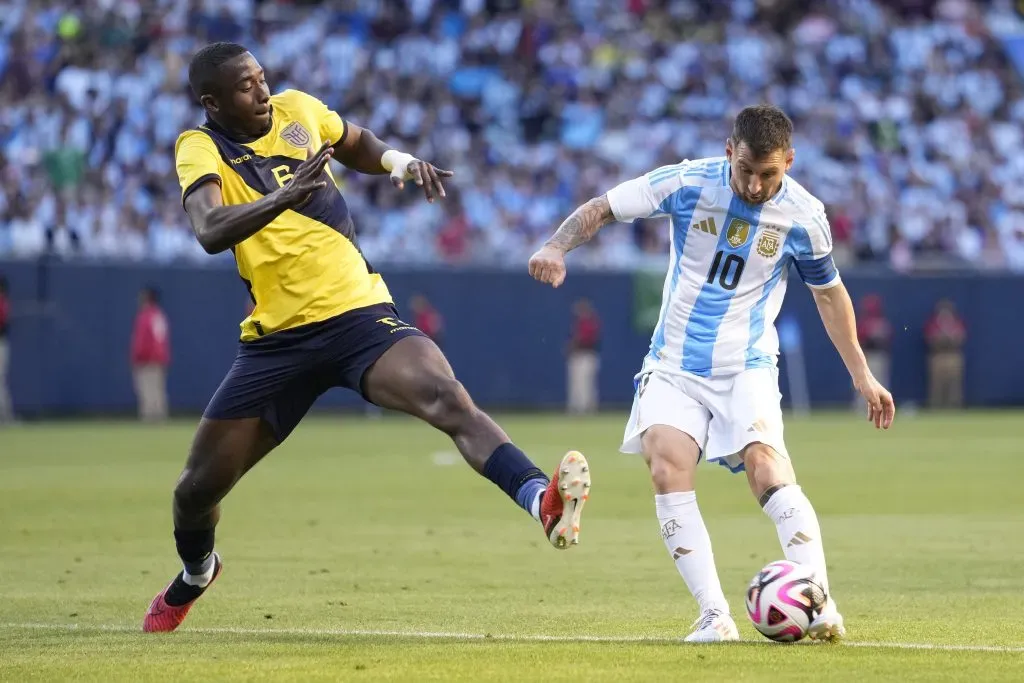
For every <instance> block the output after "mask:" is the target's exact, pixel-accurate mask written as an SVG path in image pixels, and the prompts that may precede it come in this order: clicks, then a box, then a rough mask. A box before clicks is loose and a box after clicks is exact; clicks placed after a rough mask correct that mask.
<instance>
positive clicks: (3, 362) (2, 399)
mask: <svg viewBox="0 0 1024 683" xmlns="http://www.w3.org/2000/svg"><path fill="white" fill-rule="evenodd" d="M10 319H11V305H10V302H9V301H8V300H7V279H6V278H4V277H3V276H2V275H0V424H3V423H5V422H11V421H12V420H14V406H13V404H12V403H11V393H10V391H8V390H7V367H8V365H9V363H10V360H11V346H10V343H9V342H8V341H7V334H8V330H9V329H10Z"/></svg>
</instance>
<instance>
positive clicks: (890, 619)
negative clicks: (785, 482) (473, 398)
mask: <svg viewBox="0 0 1024 683" xmlns="http://www.w3.org/2000/svg"><path fill="white" fill-rule="evenodd" d="M624 419H625V415H617V414H616V415H610V416H601V417H596V418H589V419H573V418H567V417H563V416H554V415H550V416H513V417H508V418H507V419H503V420H501V422H502V424H503V426H505V428H506V429H507V430H508V431H509V433H510V434H511V435H512V436H513V438H514V439H515V440H516V441H517V442H518V443H519V444H520V445H521V446H522V447H524V449H525V450H527V452H529V453H530V454H531V455H532V456H533V458H534V459H535V460H536V461H537V462H538V464H540V465H542V466H543V467H544V468H545V469H548V468H550V467H552V466H553V464H554V463H555V462H556V461H557V459H558V457H560V455H561V454H562V453H563V452H564V451H565V450H567V449H569V448H577V449H580V450H582V451H584V452H585V453H586V454H587V455H588V457H589V458H590V461H591V464H592V468H593V476H594V489H593V495H592V497H591V500H590V502H589V504H588V506H587V510H586V513H585V514H584V517H583V522H584V523H583V530H582V537H581V545H580V546H579V547H578V548H574V549H572V550H570V551H568V552H559V551H556V550H554V549H553V548H551V547H550V546H548V544H547V542H546V540H545V539H544V537H543V534H542V532H541V531H540V529H539V527H538V525H536V524H535V523H533V522H532V521H531V520H530V519H529V517H528V516H527V515H526V514H525V513H524V512H522V511H521V510H519V509H518V508H516V507H515V506H514V505H513V504H512V502H511V501H509V500H508V499H506V498H505V496H504V494H502V493H501V492H500V491H498V490H497V489H496V488H495V487H493V486H492V485H491V484H490V483H488V482H487V481H486V480H484V479H482V478H480V477H478V476H477V475H475V474H474V473H473V472H472V471H471V470H470V469H469V468H468V467H466V466H465V465H463V464H462V463H461V461H460V460H459V461H456V460H455V459H454V458H453V455H454V449H453V448H452V446H451V445H450V444H449V443H448V442H447V440H446V439H445V438H444V437H443V436H442V435H440V434H436V433H434V432H433V431H432V430H431V429H430V428H429V427H427V426H425V425H421V424H419V423H416V422H414V421H411V420H406V419H400V418H392V417H388V418H384V419H378V420H368V419H365V418H363V417H361V416H355V415H350V416H340V417H328V416H320V417H317V418H316V419H310V420H308V421H307V422H305V423H304V424H303V425H301V426H300V427H299V429H298V430H297V431H296V433H295V434H294V435H293V436H292V438H291V439H290V440H289V441H288V442H287V443H286V444H285V445H284V446H282V447H281V448H280V449H278V451H276V452H275V453H273V454H271V455H270V456H269V457H268V458H267V459H266V460H265V461H264V462H263V463H261V464H260V465H259V466H258V467H257V468H256V469H255V470H253V472H251V473H250V474H249V476H247V477H246V478H245V479H244V480H243V481H242V482H241V484H239V486H238V487H237V488H236V489H235V491H234V492H232V494H231V495H230V496H229V497H228V499H227V501H226V504H225V505H224V516H223V519H222V522H221V525H220V528H219V530H218V543H217V547H218V549H219V551H220V552H221V553H222V555H223V557H224V559H225V570H224V575H223V576H222V578H221V579H220V581H219V582H218V584H217V585H216V586H215V587H214V588H213V589H212V590H211V591H210V592H209V593H208V594H207V595H206V596H205V597H204V598H203V599H202V600H201V601H200V602H199V603H198V605H197V607H196V608H195V609H194V610H193V611H192V614H191V615H190V617H189V619H188V621H186V623H185V625H184V626H183V627H182V628H181V629H180V630H179V631H178V632H177V633H174V634H160V635H144V634H142V633H139V632H138V631H137V629H138V627H139V624H140V621H141V618H142V613H143V611H144V609H145V607H146V605H147V604H148V602H149V600H150V599H151V598H152V596H153V595H154V594H155V593H156V591H158V590H159V589H160V588H162V587H163V585H164V584H165V583H166V582H167V580H168V579H169V578H170V577H171V575H172V574H173V573H174V572H175V571H177V560H176V558H175V555H174V547H173V541H172V538H171V535H170V532H171V528H170V491H171V487H172V485H173V484H174V481H175V478H176V477H177V474H178V472H179V470H180V467H181V465H182V462H183V461H184V456H185V452H186V450H187V448H188V445H189V441H190V439H191V433H192V428H193V424H192V423H190V422H180V423H173V424H170V425H166V426H157V427H146V426H140V425H134V424H118V423H68V424H52V425H38V426H24V427H19V428H15V429H9V430H3V431H0V681H31V680H40V681H49V680H66V679H75V680H95V681H112V680H124V681H147V680H153V681H167V680H192V681H195V680H209V681H227V680H288V681H314V680H332V681H333V680H346V681H390V680H403V681H425V680H467V681H468V680H478V681H497V680H508V681H524V680H544V681H551V680H584V679H586V680H588V681H603V680H607V681H634V680H635V681H646V680H655V681H656V680H688V681H711V680H730V681H736V680H742V681H757V680H772V681H778V680H826V681H836V680H849V681H870V680H920V681H937V680H971V681H975V682H978V683H980V682H981V681H996V680H1004V681H1021V680H1024V597H1022V594H1021V586H1022V580H1021V575H1022V570H1024V495H1022V494H1021V490H1022V483H1021V482H1022V481H1024V447H1022V445H1021V435H1022V425H1024V416H1022V414H1021V413H1013V412H1004V413H965V414H948V415H932V416H916V417H911V416H899V417H898V418H897V423H896V425H895V426H894V428H893V429H892V430H891V431H890V432H889V433H878V432H875V431H874V430H873V429H871V428H869V426H868V425H867V423H865V422H863V421H861V420H859V419H856V418H855V417H854V416H852V415H816V416H814V417H811V418H807V419H800V420H797V419H790V420H789V422H788V425H787V441H788V444H789V447H790V450H791V452H792V454H793V457H794V460H795V462H796V466H797V472H798V475H799V476H800V479H801V483H802V484H803V486H804V488H805V490H806V491H807V492H808V494H809V495H810V497H811V499H812V500H813V501H814V503H815V506H816V507H817V510H818V514H819V516H820V517H821V523H822V527H823V529H824V532H825V536H826V537H825V542H826V551H827V553H828V557H829V563H830V574H831V580H832V584H833V589H834V592H835V595H836V598H837V600H838V602H839V605H840V607H841V608H842V610H843V612H844V614H845V616H846V620H847V625H848V628H849V640H848V641H847V642H846V643H844V644H841V645H837V646H829V645H822V646H804V645H797V646H781V645H774V644H770V643H768V642H767V641H764V639H762V638H761V637H760V636H759V635H758V634H757V633H756V632H755V631H754V630H753V629H752V628H751V627H750V625H749V623H748V622H747V621H746V617H745V616H744V610H743V591H744V587H745V585H746V582H747V581H748V580H749V579H750V578H751V577H752V576H753V575H754V573H755V572H756V571H757V570H758V569H759V568H760V567H761V566H762V565H764V564H765V563H766V562H769V561H771V560H774V559H778V558H780V557H781V556H782V553H781V551H780V549H779V546H778V541H777V539H776V537H775V531H774V528H773V526H772V525H771V523H770V522H769V520H768V519H767V518H766V517H764V515H763V514H762V513H761V511H760V510H759V508H758V507H757V505H756V503H755V502H754V500H753V498H752V497H751V496H750V493H749V491H748V490H747V487H746V482H745V479H744V478H742V477H740V476H733V475H730V474H729V473H728V472H726V471H725V470H724V468H719V467H715V466H713V465H704V466H702V468H701V472H700V475H699V480H700V484H699V499H700V502H701V508H702V510H703V513H704V516H705V519H706V521H707V524H708V527H709V528H710V531H711V535H712V539H713V541H714V543H715V554H716V557H717V560H718V565H719V570H720V573H721V577H722V582H723V585H724V586H725V588H726V593H727V596H728V597H729V599H730V600H731V602H732V605H733V611H734V613H735V614H736V615H737V622H738V623H739V624H740V629H741V633H742V636H743V638H744V641H745V642H743V643H740V644H735V645H729V646H724V647H723V646H684V645H681V644H678V643H676V642H674V640H673V639H677V638H678V637H680V636H682V635H685V634H686V633H687V632H688V627H689V625H690V622H691V621H692V620H693V618H694V617H695V606H694V604H693V602H692V600H691V598H690V597H689V595H688V594H687V592H686V588H685V586H684V585H683V583H682V581H681V580H680V579H679V577H678V575H677V574H676V572H675V569H674V568H673V567H672V564H671V562H670V560H669V559H668V557H667V555H666V553H665V549H664V547H663V545H662V542H661V539H660V537H659V534H658V525H657V521H656V520H655V518H654V515H653V501H652V494H651V489H650V483H649V480H648V478H647V475H646V471H645V468H644V467H643V464H642V462H640V461H639V460H638V459H637V458H633V457H629V456H624V455H619V454H618V453H617V447H618V443H619V438H620V436H621V429H622V425H623V421H624ZM644 638H646V639H647V640H641V639H644Z"/></svg>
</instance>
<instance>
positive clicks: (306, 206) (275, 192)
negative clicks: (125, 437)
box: [143, 43, 590, 631]
mask: <svg viewBox="0 0 1024 683" xmlns="http://www.w3.org/2000/svg"><path fill="white" fill-rule="evenodd" d="M189 83H190V85H191V87H192V90H193V92H194V93H195V95H196V97H197V98H198V99H199V102H200V103H201V104H202V106H203V109H204V110H205V112H206V122H205V123H204V124H203V125H201V126H199V127H198V128H196V129H194V130H189V131H186V132H184V133H182V134H181V136H180V137H179V138H178V142H177V145H176V147H175V161H176V166H177V171H178V178H179V180H180V182H181V188H182V202H183V203H184V207H185V211H186V213H187V214H188V217H189V220H190V221H191V223H192V228H193V230H194V231H195V234H196V238H197V239H198V240H199V242H200V244H202V245H203V247H204V248H205V249H206V251H208V252H210V253H211V254H213V253H219V252H222V251H225V250H227V249H230V250H231V251H232V252H233V253H234V256H235V260H236V261H237V263H238V272H239V274H240V275H241V276H242V279H243V280H245V283H246V286H247V287H248V289H249V292H250V294H251V296H252V299H253V304H254V309H253V311H252V314H251V315H250V316H249V317H248V318H246V319H245V320H244V321H243V322H242V326H241V327H242V334H241V342H240V344H239V348H238V354H237V356H236V358H235V361H234V364H233V365H232V366H231V369H230V370H229V371H228V373H227V376H226V377H225V378H224V380H223V382H222V383H221V385H220V388H218V389H217V392H216V393H215V394H214V396H213V399H212V400H211V401H210V404H209V406H208V407H207V408H206V411H205V413H204V414H203V418H202V420H201V421H200V423H199V427H198V429H197V431H196V435H195V439H194V441H193V443H192V449H191V452H190V453H189V456H188V461H187V462H186V464H185V469H184V471H183V472H182V473H181V477H180V478H179V479H178V483H177V485H176V487H175V489H174V539H175V543H176V546H177V550H178V555H179V556H180V557H181V561H182V563H183V565H184V569H183V571H182V572H180V573H179V574H178V575H177V576H176V577H175V578H174V579H173V580H172V581H171V583H170V584H168V586H167V587H166V588H165V589H164V590H162V591H161V592H160V593H159V594H158V595H157V596H156V598H154V599H153V602H152V604H150V606H149V609H148V610H147V612H146V616H145V619H144V621H143V630H145V631H172V630H174V629H175V628H177V627H178V626H179V625H180V624H181V623H182V621H183V620H184V619H185V616H186V615H187V614H188V611H189V609H190V608H191V606H192V605H193V604H194V603H195V601H196V599H198V598H199V596H200V595H202V594H203V592H204V591H205V590H206V588H208V587H209V585H210V583H211V582H212V581H213V580H214V579H216V578H217V576H218V575H219V574H220V571H221V566H222V564H221V559H220V557H219V555H218V554H217V553H216V552H214V527H215V526H216V525H217V521H218V520H219V519H220V507H219V504H220V501H221V500H222V499H223V498H224V496H225V495H226V494H227V493H228V491H230V490H231V487H232V486H234V485H235V483H236V482H237V481H238V480H239V479H240V478H241V477H242V475H244V474H245V473H246V472H247V471H248V470H249V469H250V468H251V467H252V466H253V465H255V464H256V463H257V462H259V460H260V459H261V458H262V457H263V456H265V455H266V454H267V453H269V452H270V451H271V450H273V449H274V447H275V446H277V445H278V444H279V443H281V442H282V441H284V439H285V438H287V436H288V434H289V433H290V432H291V431H292V429H294V428H295V426H296V425H297V424H298V423H299V421H300V420H301V419H302V417H303V416H304V415H305V413H306V411H308V410H309V408H310V406H312V404H313V402H314V401H315V400H316V399H317V397H318V396H320V395H321V394H322V393H323V392H325V391H326V390H327V389H329V388H331V387H336V386H341V387H346V388H348V389H352V390H354V391H358V392H360V393H361V394H362V395H363V396H364V397H365V398H366V400H368V401H370V402H372V403H374V404H376V405H378V406H381V407H384V408H391V409H394V410H400V411H403V412H405V413H408V414H410V415H415V416H416V417H418V418H420V419H422V420H424V421H426V422H428V423H429V424H431V425H432V426H434V427H435V428H437V429H439V430H441V431H443V432H444V433H446V434H448V435H449V436H450V437H451V438H452V440H453V441H454V442H455V445H456V447H457V448H458V449H459V452H460V453H462V455H463V457H464V458H465V459H466V461H467V462H468V463H469V464H470V465H471V466H472V467H473V469H475V470H476V471H477V472H479V473H480V474H482V475H484V476H485V477H487V478H488V479H490V480H491V481H492V482H494V483H495V484H496V485H498V486H499V487H500V488H501V489H502V490H504V491H505V492H506V493H507V494H508V495H509V496H510V497H511V498H512V499H513V500H514V501H515V502H516V503H517V504H518V505H520V506H521V507H523V508H524V509H525V510H527V511H528V512H529V513H530V514H531V515H532V516H533V517H534V518H535V519H537V520H538V521H540V522H541V524H542V525H543V528H544V531H545V534H546V535H547V536H548V539H549V540H550V541H551V543H552V544H554V546H555V547H556V548H567V547H569V546H571V545H573V544H575V543H577V541H578V537H579V520H580V512H581V510H582V507H583V503H584V501H585V500H586V499H587V495H588V493H589V488H590V472H589V468H588V466H587V462H586V460H585V459H584V458H583V456H582V455H581V454H579V453H576V452H573V451H570V452H569V453H567V454H566V455H565V457H563V458H562V461H561V463H560V464H559V467H558V469H557V470H556V471H555V474H554V476H553V477H552V478H551V479H550V480H549V479H548V478H547V477H546V476H545V475H544V473H543V472H541V470H539V469H538V468H537V467H536V466H534V464H533V463H532V462H531V461H530V459H529V458H527V456H526V455H525V454H524V453H523V452H522V451H521V450H519V449H518V448H517V447H516V446H515V445H514V444H512V443H511V441H510V440H509V438H508V436H507V435H506V434H505V432H503V431H502V430H501V428H500V427H499V426H498V425H497V424H495V423H494V421H493V420H491V418H490V417H488V416H487V415H486V414H485V413H483V412H482V411H481V410H480V409H479V408H477V407H476V406H475V405H474V404H473V401H472V399H471V398H470V397H469V394H468V393H466V390H465V389H464V388H463V386H462V385H461V384H460V383H459V382H458V381H457V380H456V379H455V376H454V374H453V373H452V369H451V367H450V366H449V365H448V362H447V360H445V357H444V356H443V355H442V354H441V351H440V350H439V349H438V348H437V346H435V345H434V343H433V342H431V341H430V340H429V339H428V338H427V337H426V336H425V335H424V334H423V333H421V332H420V331H419V330H417V329H416V328H414V327H412V326H411V325H408V324H406V323H405V322H403V321H402V319H401V317H400V316H399V314H398V313H397V312H396V310H395V307H394V304H393V303H392V299H391V295H390V294H389V293H388V288H387V286H386V285H385V284H384V280H383V279H382V278H381V276H380V275H379V274H377V273H376V272H375V271H374V270H373V268H371V267H370V266H369V264H368V263H367V262H366V261H365V260H364V259H363V256H362V254H361V253H360V252H359V249H358V247H357V246H356V241H355V229H354V226H353V224H352V218H351V216H350V215H349V211H348V207H347V205H346V204H345V200H344V198H343V197H342V196H341V193H340V192H339V191H338V190H337V188H336V186H335V184H334V183H333V182H331V178H330V171H329V169H328V168H327V162H328V160H330V159H331V158H332V157H333V158H335V159H337V160H338V161H340V162H341V163H342V164H344V165H345V166H346V167H348V168H350V169H352V170H354V171H358V172H360V173H366V174H371V175H383V174H389V175H390V176H391V181H392V183H393V184H394V185H395V186H396V187H398V188H402V187H403V185H404V183H405V182H406V181H409V180H411V181H413V182H415V183H416V185H418V186H420V187H422V188H423V191H424V193H425V195H426V199H427V201H430V202H433V201H435V200H439V199H442V198H444V196H445V191H444V187H443V185H442V182H441V180H442V178H447V177H450V176H451V175H452V173H451V172H449V171H442V170H439V169H437V168H435V167H434V166H432V165H430V164H428V163H426V162H424V161H421V160H419V159H416V158H414V157H412V156H411V155H409V154H405V153H403V152H400V151H398V150H395V149H391V148H390V147H388V146H387V145H386V144H384V143H383V142H381V141H380V140H378V139H377V137H376V136H374V134H373V133H371V132H370V131H368V130H366V129H362V128H359V127H358V126H356V125H354V124H352V123H351V122H348V121H344V120H343V119H342V118H341V117H340V116H338V114H337V113H335V112H333V111H331V110H330V109H328V108H327V106H325V105H324V104H323V103H322V102H320V101H319V100H317V99H316V98H314V97H312V96H311V95H307V94H306V93H304V92H300V91H298V90H286V91H284V92H281V93H278V94H276V95H271V94H270V89H269V86H268V85H267V82H266V80H265V78H264V73H263V69H262V68H261V67H260V65H259V63H258V62H257V61H256V59H255V58H254V57H253V56H252V55H251V54H250V53H249V52H248V51H247V50H246V49H245V48H244V47H242V46H240V45H236V44H233V43H214V44H212V45H208V46H207V47H205V48H203V49H202V50H200V51H199V52H198V53H197V54H196V55H195V56H194V57H193V59H192V62H191V64H190V65H189Z"/></svg>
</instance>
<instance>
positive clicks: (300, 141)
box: [281, 121, 313, 149]
mask: <svg viewBox="0 0 1024 683" xmlns="http://www.w3.org/2000/svg"><path fill="white" fill-rule="evenodd" d="M281 137H282V138H283V139H284V141H285V142H287V143H288V144H290V145H293V146H295V147H301V148H303V149H305V148H306V147H309V144H310V143H311V142H312V141H313V136H312V135H310V134H309V131H308V130H306V129H305V128H304V127H303V125H302V124H301V123H299V122H298V121H293V122H292V123H289V124H288V125H287V126H285V129H284V130H282V131H281Z"/></svg>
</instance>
